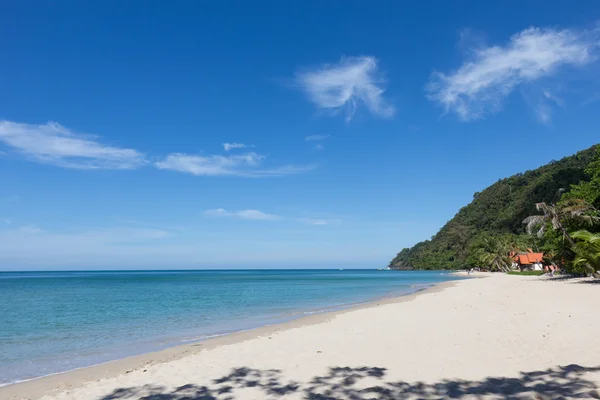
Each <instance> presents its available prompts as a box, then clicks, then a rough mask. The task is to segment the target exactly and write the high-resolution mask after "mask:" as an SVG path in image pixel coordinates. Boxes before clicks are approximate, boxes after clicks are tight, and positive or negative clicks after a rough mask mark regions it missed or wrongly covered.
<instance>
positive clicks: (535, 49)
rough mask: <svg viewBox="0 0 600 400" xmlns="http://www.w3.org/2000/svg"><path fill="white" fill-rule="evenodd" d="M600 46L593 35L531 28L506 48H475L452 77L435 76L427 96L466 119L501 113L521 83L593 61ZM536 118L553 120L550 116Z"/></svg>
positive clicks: (447, 110)
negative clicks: (502, 105)
mask: <svg viewBox="0 0 600 400" xmlns="http://www.w3.org/2000/svg"><path fill="white" fill-rule="evenodd" d="M597 46H598V40H597V39H596V38H595V35H591V34H589V33H587V32H576V31H573V30H568V29H565V30H555V29H539V28H529V29H526V30H524V31H522V32H519V33H517V34H516V35H514V36H512V37H511V38H510V41H509V43H508V44H507V45H505V46H490V47H480V48H477V49H474V50H473V51H472V52H470V53H469V54H471V59H469V60H467V61H465V62H464V63H463V65H462V66H461V67H460V68H458V69H457V70H456V71H454V72H452V73H449V74H445V73H441V72H436V73H434V74H433V76H432V79H431V81H430V83H429V84H428V86H427V90H428V92H429V94H428V97H429V99H431V100H433V101H435V102H437V103H439V104H441V105H442V106H443V107H444V108H445V110H446V112H450V111H452V112H455V113H456V114H458V116H459V118H460V119H461V120H463V121H469V120H473V119H477V118H481V117H483V116H484V115H485V114H486V113H489V112H495V111H498V110H499V109H500V108H501V103H502V100H503V99H504V98H505V97H506V96H508V95H509V94H510V93H511V92H512V91H513V89H514V88H515V87H517V86H518V85H521V84H526V83H530V82H534V81H536V80H539V79H541V78H544V77H549V76H552V75H554V74H556V73H557V72H558V70H559V69H560V68H561V67H564V66H567V65H572V66H581V65H585V64H588V63H590V62H592V61H593V60H594V59H595V56H594V54H593V52H594V50H595V49H596V47H597ZM538 116H539V117H540V118H541V119H542V120H543V119H545V118H549V116H548V114H547V112H542V114H539V113H538Z"/></svg>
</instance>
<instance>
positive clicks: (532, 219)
mask: <svg viewBox="0 0 600 400" xmlns="http://www.w3.org/2000/svg"><path fill="white" fill-rule="evenodd" d="M545 222H546V217H545V216H544V215H532V216H529V217H527V218H525V219H524V220H523V223H524V224H526V225H527V226H526V227H525V229H526V230H527V233H529V234H530V235H531V234H532V233H533V232H534V230H536V228H537V227H539V226H540V225H542V226H543V225H544V223H545Z"/></svg>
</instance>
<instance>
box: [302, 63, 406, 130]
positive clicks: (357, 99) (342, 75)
mask: <svg viewBox="0 0 600 400" xmlns="http://www.w3.org/2000/svg"><path fill="white" fill-rule="evenodd" d="M296 82H297V84H298V85H299V86H300V88H301V89H302V90H304V91H305V92H306V93H307V94H308V96H309V98H310V100H311V101H312V102H313V103H315V104H316V105H317V107H319V108H323V109H330V110H334V111H338V110H342V109H346V113H347V114H346V120H348V121H349V120H350V119H352V117H353V116H354V113H355V112H356V109H357V107H358V106H359V104H360V103H362V104H364V105H365V106H366V107H367V109H368V110H369V111H370V112H371V113H372V114H373V115H377V116H380V117H387V118H389V117H391V116H393V115H394V112H395V109H394V107H393V106H392V105H391V104H389V103H388V102H387V101H386V100H385V99H384V98H383V93H384V91H385V88H384V84H385V82H384V80H383V79H382V78H381V73H380V72H379V69H378V66H377V59H376V58H374V57H348V58H343V59H342V60H341V61H340V62H339V63H337V64H326V65H324V66H322V67H321V68H318V69H316V70H310V71H302V72H297V73H296Z"/></svg>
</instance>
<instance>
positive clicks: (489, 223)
mask: <svg viewBox="0 0 600 400" xmlns="http://www.w3.org/2000/svg"><path fill="white" fill-rule="evenodd" d="M594 148H595V146H592V147H591V148H589V149H587V150H583V151H580V152H579V153H577V154H575V155H573V156H570V157H565V158H563V159H562V160H560V161H552V162H550V163H549V164H547V165H544V166H542V167H540V168H537V169H535V170H533V171H527V172H525V173H522V174H516V175H513V176H511V177H510V178H505V179H501V180H499V181H498V182H496V183H494V184H493V185H491V186H490V187H488V188H487V189H485V190H483V191H482V192H477V193H475V194H474V195H473V201H472V202H471V203H470V204H469V205H468V206H466V207H463V208H461V209H460V210H459V211H458V213H457V214H456V215H455V216H454V218H452V219H451V220H450V221H449V222H448V223H446V225H444V226H443V227H442V229H440V231H439V232H438V233H437V234H436V235H435V236H434V237H433V238H432V239H431V240H426V241H423V242H420V243H417V244H416V245H415V246H413V247H411V248H405V249H403V250H402V251H401V252H400V253H398V255H397V256H396V257H395V258H394V259H393V260H392V261H391V262H390V265H389V266H390V268H393V269H459V268H464V267H467V266H469V262H468V256H469V254H468V253H469V249H470V248H471V245H472V244H473V241H474V240H475V238H476V237H477V235H481V234H485V233H490V234H505V233H512V234H520V233H523V228H524V227H523V224H522V221H523V219H525V218H526V217H527V216H529V215H532V214H536V213H537V212H536V210H535V204H536V203H539V202H546V203H552V202H555V201H556V200H557V199H556V196H557V192H558V190H559V189H568V188H570V186H571V185H572V184H577V183H579V182H580V181H582V180H586V179H588V177H587V176H586V173H585V171H584V169H585V168H586V167H587V166H588V164H589V163H590V161H591V160H592V158H593V156H594Z"/></svg>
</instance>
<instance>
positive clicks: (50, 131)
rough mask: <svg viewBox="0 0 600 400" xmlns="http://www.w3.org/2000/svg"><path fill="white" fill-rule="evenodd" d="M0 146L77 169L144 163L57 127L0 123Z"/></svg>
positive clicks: (139, 157) (137, 154)
mask: <svg viewBox="0 0 600 400" xmlns="http://www.w3.org/2000/svg"><path fill="white" fill-rule="evenodd" d="M0 142H2V143H4V144H5V145H6V146H8V147H9V148H12V149H13V150H15V151H17V152H19V153H21V154H23V155H25V156H26V157H29V158H31V159H33V160H35V161H38V162H41V163H46V164H53V165H57V166H60V167H65V168H77V169H101V168H104V169H131V168H137V167H140V166H141V165H143V164H144V163H145V156H144V154H142V153H140V152H138V151H136V150H133V149H125V148H120V147H112V146H107V145H104V144H102V143H100V142H98V141H97V138H96V137H95V136H89V135H81V134H77V133H75V132H72V131H70V130H69V129H67V128H65V127H64V126H61V125H60V124H57V123H56V122H48V123H47V124H41V125H35V124H22V123H17V122H11V121H0Z"/></svg>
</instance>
